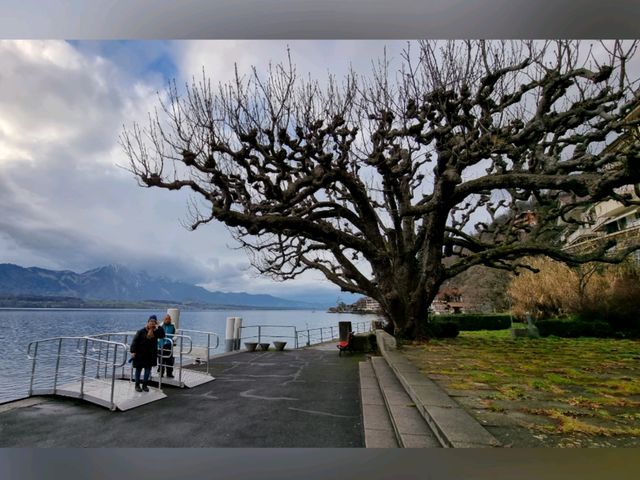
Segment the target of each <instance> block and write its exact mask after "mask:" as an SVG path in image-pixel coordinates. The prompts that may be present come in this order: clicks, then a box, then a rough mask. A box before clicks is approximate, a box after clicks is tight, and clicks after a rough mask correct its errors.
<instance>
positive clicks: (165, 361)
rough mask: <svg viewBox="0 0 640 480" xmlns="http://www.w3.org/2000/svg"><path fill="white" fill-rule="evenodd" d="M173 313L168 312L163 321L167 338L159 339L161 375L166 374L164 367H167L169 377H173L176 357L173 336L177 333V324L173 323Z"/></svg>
mask: <svg viewBox="0 0 640 480" xmlns="http://www.w3.org/2000/svg"><path fill="white" fill-rule="evenodd" d="M171 320H172V319H171V315H169V314H167V315H166V316H165V317H164V320H163V322H162V328H163V329H164V333H165V338H164V339H161V340H158V347H159V348H160V351H161V352H162V357H161V358H160V375H161V376H162V375H164V369H165V367H166V368H167V378H173V364H174V362H175V357H174V356H173V342H172V341H169V340H173V336H174V335H175V333H176V326H175V325H174V324H173V323H171Z"/></svg>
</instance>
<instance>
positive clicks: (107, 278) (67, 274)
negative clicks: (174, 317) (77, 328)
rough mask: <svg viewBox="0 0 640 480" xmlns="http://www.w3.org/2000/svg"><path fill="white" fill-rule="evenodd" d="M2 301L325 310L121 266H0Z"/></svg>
mask: <svg viewBox="0 0 640 480" xmlns="http://www.w3.org/2000/svg"><path fill="white" fill-rule="evenodd" d="M0 295H3V296H9V297H17V296H30V297H66V298H78V299H82V300H88V301H104V300H109V301H123V302H141V301H144V302H149V301H160V302H167V301H171V302H179V303H194V304H206V305H211V306H236V307H237V306H244V307H255V308H318V307H320V308H322V306H321V305H317V304H310V303H305V302H296V301H292V300H285V299H283V298H278V297H274V296H271V295H264V294H259V295H256V294H250V293H245V292H233V293H231V292H219V291H216V292H212V291H210V290H207V289H205V288H202V287H199V286H196V285H191V284H188V283H185V282H178V281H174V280H170V279H167V278H156V277H151V276H149V275H148V274H147V273H145V272H136V271H132V270H130V269H129V268H127V267H125V266H122V265H108V266H103V267H99V268H95V269H93V270H89V271H86V272H84V273H76V272H72V271H70V270H61V271H59V270H47V269H44V268H38V267H30V268H23V267H20V266H18V265H14V264H10V263H3V264H0Z"/></svg>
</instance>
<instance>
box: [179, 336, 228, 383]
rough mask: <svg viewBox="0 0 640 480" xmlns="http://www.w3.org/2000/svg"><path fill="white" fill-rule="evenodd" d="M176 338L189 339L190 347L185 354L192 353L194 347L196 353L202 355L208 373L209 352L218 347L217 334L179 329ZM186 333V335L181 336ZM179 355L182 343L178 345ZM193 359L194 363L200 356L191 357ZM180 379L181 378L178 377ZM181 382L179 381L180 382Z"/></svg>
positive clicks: (218, 338) (218, 337) (218, 339)
mask: <svg viewBox="0 0 640 480" xmlns="http://www.w3.org/2000/svg"><path fill="white" fill-rule="evenodd" d="M176 333H177V335H174V336H177V337H178V338H183V337H184V338H189V341H190V342H191V346H190V349H189V351H188V352H186V353H187V354H190V353H192V352H193V350H194V347H195V349H196V352H197V353H203V354H202V355H201V356H202V357H203V358H204V359H205V364H206V369H207V373H209V357H211V352H212V351H213V350H216V349H217V348H218V347H219V346H220V336H219V335H218V334H217V333H213V332H205V331H203V330H189V329H185V328H180V329H178V331H177V332H176ZM185 333H187V334H188V336H187V335H183V334H185ZM180 352H181V353H180V354H181V355H182V343H180ZM192 356H194V357H195V359H196V361H197V360H198V359H200V358H201V356H200V355H192ZM180 365H182V360H181V361H180ZM180 375H182V368H181V369H180ZM180 378H181V377H180ZM180 381H181V380H180Z"/></svg>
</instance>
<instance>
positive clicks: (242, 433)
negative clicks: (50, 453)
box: [0, 343, 364, 447]
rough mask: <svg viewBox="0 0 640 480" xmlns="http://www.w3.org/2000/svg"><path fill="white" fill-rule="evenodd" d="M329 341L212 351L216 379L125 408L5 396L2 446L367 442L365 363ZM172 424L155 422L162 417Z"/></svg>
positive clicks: (0, 416)
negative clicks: (288, 347)
mask: <svg viewBox="0 0 640 480" xmlns="http://www.w3.org/2000/svg"><path fill="white" fill-rule="evenodd" d="M363 358H364V356H363V355H357V354H356V355H352V356H346V357H345V356H343V357H338V353H337V350H336V348H335V343H333V344H331V345H328V346H327V348H326V349H324V348H322V347H320V348H308V349H300V350H285V351H282V352H276V351H272V350H269V351H267V352H244V351H242V352H239V353H230V354H224V355H221V356H219V357H216V358H213V359H212V364H211V365H210V371H211V373H212V374H213V376H214V377H216V381H215V382H210V383H207V384H204V385H200V386H198V387H196V388H194V389H177V388H175V389H174V388H169V387H167V388H165V389H164V392H165V393H166V395H167V398H164V399H162V400H160V401H158V402H155V403H152V404H148V405H143V406H141V407H138V408H136V409H134V410H129V411H126V412H111V411H109V410H107V409H105V408H103V407H100V406H97V405H92V404H90V403H87V402H83V401H81V400H76V399H70V398H58V397H32V398H30V399H27V400H22V401H19V402H13V403H10V404H6V405H3V406H2V407H3V409H2V410H0V425H1V426H2V435H0V447H363V446H364V435H363V427H362V418H361V402H360V387H359V376H358V363H359V362H360V361H362V360H363ZM160 419H161V422H162V424H163V425H165V426H167V428H165V429H160V430H159V429H158V422H159V421H160Z"/></svg>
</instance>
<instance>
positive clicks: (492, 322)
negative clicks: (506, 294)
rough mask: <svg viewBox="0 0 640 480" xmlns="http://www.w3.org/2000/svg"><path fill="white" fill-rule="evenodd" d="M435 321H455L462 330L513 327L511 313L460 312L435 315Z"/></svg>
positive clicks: (432, 318) (433, 317)
mask: <svg viewBox="0 0 640 480" xmlns="http://www.w3.org/2000/svg"><path fill="white" fill-rule="evenodd" d="M431 321H432V322H435V323H443V322H453V323H455V324H456V325H457V326H458V328H459V329H460V330H461V331H475V330H504V329H507V328H510V327H511V317H510V316H509V314H504V313H498V314H480V313H460V314H456V315H433V316H432V317H431Z"/></svg>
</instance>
